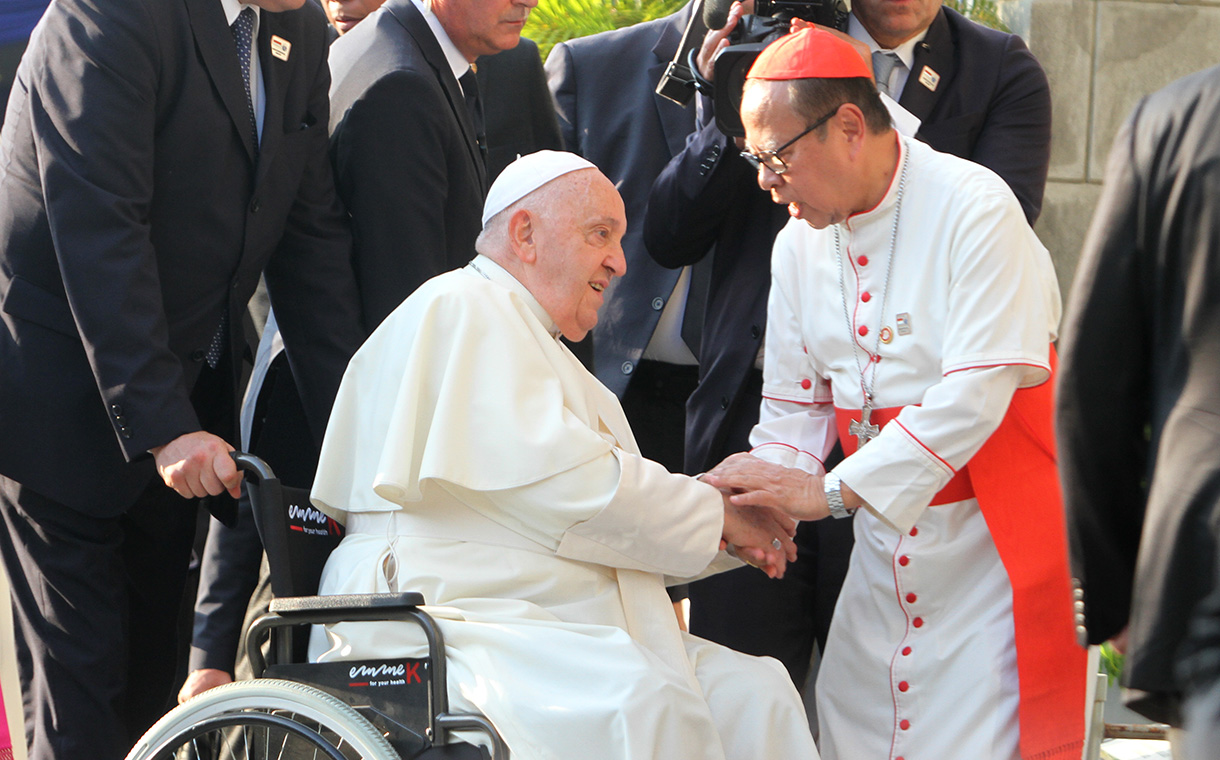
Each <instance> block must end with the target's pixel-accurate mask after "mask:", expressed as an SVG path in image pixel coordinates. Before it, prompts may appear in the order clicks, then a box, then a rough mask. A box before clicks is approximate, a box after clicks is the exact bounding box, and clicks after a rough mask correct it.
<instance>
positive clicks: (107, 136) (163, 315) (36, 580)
mask: <svg viewBox="0 0 1220 760" xmlns="http://www.w3.org/2000/svg"><path fill="white" fill-rule="evenodd" d="M303 2H304V0H258V1H257V3H255V4H253V5H248V6H244V7H243V6H240V5H239V4H238V3H237V2H236V0H106V2H101V0H60V1H58V2H56V3H53V4H52V6H51V8H50V9H49V10H48V11H47V14H46V15H45V16H44V18H43V20H42V22H41V23H40V25H39V26H38V28H37V29H36V30H35V32H34V35H33V38H32V39H31V41H30V45H29V48H28V50H27V52H26V54H25V56H24V59H23V61H22V64H21V66H20V68H19V70H18V74H17V80H16V84H15V86H14V88H13V95H12V99H13V100H12V106H11V108H10V109H9V112H8V113H9V117H8V119H7V120H6V122H5V125H4V130H3V132H2V133H0V167H3V168H0V299H2V300H0V319H2V322H0V518H2V519H3V520H4V522H5V526H4V529H3V530H0V554H2V555H3V560H4V562H5V565H6V567H7V569H8V573H9V576H10V578H11V580H12V583H13V601H14V610H15V618H16V626H17V641H18V655H19V656H18V661H19V663H20V669H21V678H22V682H23V685H24V687H25V688H24V691H25V694H24V697H25V712H26V728H27V737H28V740H29V744H30V757H31V758H32V759H33V760H48V759H49V758H61V759H63V760H76V759H77V758H86V757H87V758H97V759H98V760H117V758H121V757H122V756H123V755H124V753H125V752H126V751H127V749H128V748H129V747H130V746H131V744H132V743H133V741H134V740H135V739H136V738H137V737H138V736H139V734H140V733H141V732H142V731H143V730H144V729H146V728H147V727H148V726H149V725H150V724H151V723H152V722H153V721H154V720H155V719H156V718H157V717H159V715H160V714H161V713H163V712H164V710H165V709H166V708H167V707H168V705H169V704H170V696H171V691H172V688H173V683H172V680H173V675H174V669H175V664H176V662H175V660H176V654H177V644H176V642H177V635H176V634H177V631H176V623H177V612H178V610H179V606H180V600H181V597H182V590H183V579H184V576H185V573H186V565H187V560H188V556H189V552H190V547H191V541H192V537H193V534H194V525H195V506H196V501H195V499H197V498H198V497H204V496H211V497H217V496H219V495H222V494H226V493H227V494H229V495H236V494H237V492H238V487H239V476H238V473H237V471H236V469H235V467H234V465H233V462H232V461H231V459H230V458H229V456H228V452H229V451H230V449H231V446H230V445H229V441H232V440H233V439H234V430H235V424H236V404H235V401H234V399H235V398H236V397H237V395H238V390H237V385H238V380H239V363H240V359H241V357H242V354H243V341H242V337H241V330H240V329H239V328H240V325H241V317H242V313H243V310H244V309H245V306H246V303H247V301H248V300H249V299H250V296H251V294H252V293H253V291H254V288H255V285H256V283H257V282H258V279H259V275H260V273H264V272H265V275H266V281H267V285H268V289H269V291H270V295H271V299H272V301H273V303H274V304H275V308H276V311H277V313H278V315H279V317H280V324H281V326H282V328H283V331H284V336H285V340H286V341H287V344H288V350H289V357H290V361H291V362H292V363H293V365H294V367H295V369H296V375H297V377H298V378H299V379H300V382H301V388H302V394H301V395H302V399H303V401H304V405H305V407H306V409H307V410H308V411H309V416H310V421H311V423H312V426H313V429H314V431H315V433H316V434H317V435H318V436H319V437H320V436H321V432H322V429H323V428H324V426H325V423H326V419H327V416H328V414H329V409H330V403H331V401H332V400H333V396H334V392H335V390H336V389H337V387H338V382H339V379H340V378H341V375H342V372H343V369H344V367H345V366H346V362H347V359H348V358H349V356H350V355H351V353H352V352H354V350H355V348H356V347H357V346H358V345H359V343H360V341H361V339H362V338H363V332H362V330H361V327H360V324H359V313H358V306H357V295H356V289H355V282H354V277H353V273H352V270H351V265H350V260H349V251H350V239H349V236H348V233H347V231H346V229H345V227H344V224H343V218H342V214H341V209H340V207H339V205H338V203H337V201H336V198H335V193H334V188H333V182H332V179H331V173H330V166H329V163H328V162H327V160H326V132H325V129H326V123H327V120H328V117H329V111H328V105H327V94H326V93H327V88H328V85H329V76H328V71H327V68H326V30H325V20H324V18H323V15H322V13H321V11H320V10H319V9H317V8H315V7H313V6H309V7H307V8H304V9H302V8H301V6H302V4H303ZM269 11H274V12H269ZM278 11H283V12H278ZM161 481H164V482H161ZM167 485H168V486H169V488H167V487H166V486H167ZM226 506H227V509H229V510H231V509H232V502H231V501H229V502H227V503H226V502H224V501H222V500H218V499H214V500H213V501H212V507H213V509H214V510H215V511H218V512H223V511H225V508H226Z"/></svg>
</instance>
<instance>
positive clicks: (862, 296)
mask: <svg viewBox="0 0 1220 760" xmlns="http://www.w3.org/2000/svg"><path fill="white" fill-rule="evenodd" d="M860 300H861V301H863V302H864V303H868V302H869V301H871V300H873V294H872V293H869V292H868V291H867V290H866V291H864V292H863V293H861V294H860Z"/></svg>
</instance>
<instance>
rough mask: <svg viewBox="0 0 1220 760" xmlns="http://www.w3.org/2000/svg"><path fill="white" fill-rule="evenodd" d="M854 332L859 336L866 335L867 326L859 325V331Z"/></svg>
mask: <svg viewBox="0 0 1220 760" xmlns="http://www.w3.org/2000/svg"><path fill="white" fill-rule="evenodd" d="M856 332H858V333H860V334H861V335H868V325H860V329H858V330H856Z"/></svg>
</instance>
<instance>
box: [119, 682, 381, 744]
mask: <svg viewBox="0 0 1220 760" xmlns="http://www.w3.org/2000/svg"><path fill="white" fill-rule="evenodd" d="M127 760H401V758H400V757H399V755H398V754H397V753H396V752H395V751H394V749H393V748H392V747H391V746H390V743H389V742H388V741H386V738H385V737H384V736H382V735H381V733H380V732H379V731H378V730H377V729H376V728H374V727H373V725H372V724H371V723H369V722H368V720H366V719H365V718H364V717H363V716H361V715H360V713H358V712H356V710H355V709H353V708H352V707H351V706H349V705H348V704H346V703H345V702H343V701H341V700H339V699H336V698H335V697H332V696H331V695H330V694H327V693H325V692H323V691H319V690H318V689H315V688H313V687H311V686H306V685H304V684H299V683H295V682H293V681H278V680H273V679H259V680H254V681H240V682H238V683H232V684H226V685H224V686H219V687H217V688H215V689H211V690H209V691H206V692H204V693H203V694H200V695H199V696H197V697H195V698H194V699H192V700H190V701H189V702H186V703H185V704H182V705H179V706H178V707H176V708H174V709H173V710H171V711H170V712H169V713H167V714H166V715H165V717H163V718H161V720H159V721H157V723H156V724H155V725H154V726H153V727H152V728H150V729H149V730H148V733H146V734H144V736H143V737H142V738H141V739H140V741H139V742H137V743H136V746H135V747H134V748H133V749H132V750H131V752H130V753H129V754H128V755H127Z"/></svg>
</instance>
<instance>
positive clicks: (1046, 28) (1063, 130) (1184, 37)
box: [1017, 0, 1220, 299]
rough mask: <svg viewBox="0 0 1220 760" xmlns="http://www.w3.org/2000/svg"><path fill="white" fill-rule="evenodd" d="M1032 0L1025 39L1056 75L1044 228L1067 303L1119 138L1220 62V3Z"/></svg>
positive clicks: (1049, 73)
mask: <svg viewBox="0 0 1220 760" xmlns="http://www.w3.org/2000/svg"><path fill="white" fill-rule="evenodd" d="M1017 1H1018V2H1019V0H1017ZM1026 2H1028V3H1029V5H1030V13H1029V19H1030V21H1029V32H1028V34H1027V35H1025V39H1026V41H1027V42H1028V43H1029V46H1030V49H1031V50H1032V51H1033V53H1034V55H1035V56H1037V57H1038V60H1039V61H1040V62H1041V63H1042V66H1043V68H1045V69H1046V73H1047V77H1048V78H1049V79H1050V85H1051V100H1052V106H1053V109H1054V116H1053V119H1054V121H1053V126H1052V145H1051V165H1050V178H1049V181H1048V182H1047V187H1046V199H1045V201H1044V202H1043V206H1042V216H1041V218H1039V220H1038V223H1037V225H1036V227H1035V229H1036V230H1037V232H1038V236H1039V237H1040V238H1041V239H1042V242H1043V243H1044V244H1045V245H1046V247H1047V248H1048V249H1049V250H1050V252H1051V256H1052V257H1053V258H1054V260H1055V267H1056V269H1057V271H1058V274H1059V282H1060V286H1061V289H1062V291H1063V295H1064V298H1065V299H1066V297H1067V293H1068V288H1069V286H1070V283H1071V280H1072V276H1073V274H1074V273H1075V271H1076V262H1077V258H1078V256H1079V253H1080V247H1081V245H1082V244H1083V242H1084V238H1085V234H1086V232H1087V231H1088V225H1089V220H1090V219H1091V218H1092V215H1093V209H1094V208H1095V207H1096V205H1097V199H1098V197H1099V195H1100V193H1101V184H1102V181H1103V180H1104V178H1105V166H1106V159H1107V156H1108V155H1109V152H1110V146H1111V144H1112V143H1113V141H1114V135H1115V133H1116V132H1117V131H1118V129H1119V127H1120V126H1121V125H1122V123H1123V121H1124V120H1125V119H1126V118H1127V115H1128V114H1129V113H1130V112H1131V109H1132V108H1134V107H1135V104H1136V103H1137V102H1138V101H1139V100H1140V98H1142V97H1143V96H1145V95H1147V94H1149V93H1152V92H1155V91H1156V90H1158V89H1160V88H1161V87H1164V86H1165V85H1167V84H1169V83H1170V82H1172V81H1174V80H1175V79H1178V78H1180V77H1183V76H1185V75H1187V74H1189V73H1191V72H1194V71H1198V70H1199V69H1204V68H1207V67H1209V66H1214V65H1216V64H1218V63H1220V0H1189V1H1188V2H1172V1H1171V0H1026ZM1020 31H1024V30H1020ZM1217 128H1220V125H1218V126H1217Z"/></svg>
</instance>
